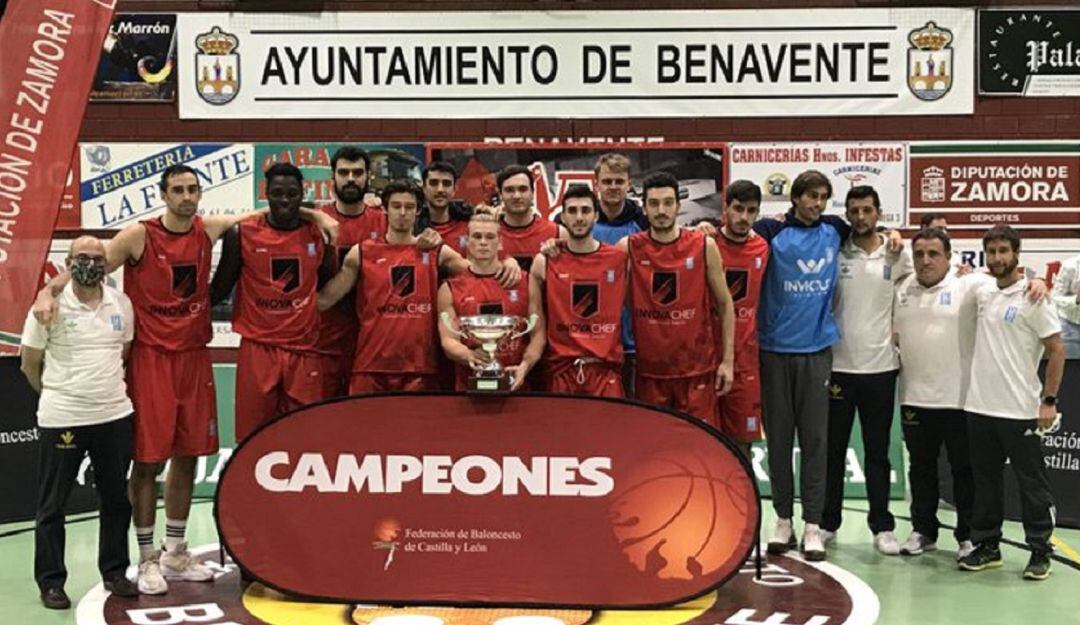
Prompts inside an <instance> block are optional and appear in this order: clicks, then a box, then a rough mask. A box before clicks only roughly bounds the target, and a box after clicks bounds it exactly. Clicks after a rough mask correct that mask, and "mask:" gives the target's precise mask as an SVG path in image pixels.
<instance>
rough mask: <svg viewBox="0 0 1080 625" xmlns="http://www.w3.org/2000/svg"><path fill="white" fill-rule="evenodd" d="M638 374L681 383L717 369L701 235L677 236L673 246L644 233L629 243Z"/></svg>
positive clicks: (691, 232) (689, 232) (696, 233)
mask: <svg viewBox="0 0 1080 625" xmlns="http://www.w3.org/2000/svg"><path fill="white" fill-rule="evenodd" d="M627 243H628V244H629V250H630V285H631V286H630V297H631V301H632V306H631V309H632V311H633V317H634V322H633V323H634V340H635V341H637V349H638V352H637V372H638V374H640V375H643V376H646V377H651V378H682V377H687V376H693V375H700V374H703V373H708V372H709V371H712V370H713V369H716V365H717V364H718V361H717V359H716V340H715V339H714V338H713V319H712V310H713V306H712V302H711V297H710V295H711V291H710V290H709V285H708V279H707V277H706V265H705V235H703V234H700V233H698V232H694V231H691V230H680V231H679V238H678V239H676V240H675V241H672V242H671V243H658V242H656V241H655V240H653V238H652V236H651V235H650V234H649V232H648V231H646V232H639V233H637V234H634V235H631V236H630V238H629V239H627Z"/></svg>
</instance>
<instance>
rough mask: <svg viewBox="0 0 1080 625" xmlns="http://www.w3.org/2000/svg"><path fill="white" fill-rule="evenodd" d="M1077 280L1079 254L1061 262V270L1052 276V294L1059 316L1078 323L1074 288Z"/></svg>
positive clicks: (1078, 307) (1079, 307)
mask: <svg viewBox="0 0 1080 625" xmlns="http://www.w3.org/2000/svg"><path fill="white" fill-rule="evenodd" d="M1077 280H1080V256H1075V257H1073V258H1070V259H1069V260H1067V261H1065V262H1064V263H1062V264H1061V271H1059V272H1058V274H1057V275H1056V276H1054V290H1053V292H1052V295H1053V298H1054V304H1055V305H1056V306H1057V310H1058V314H1059V315H1061V318H1062V319H1066V320H1068V321H1071V322H1072V323H1076V324H1080V304H1078V303H1077V293H1076V288H1075V287H1076V281H1077Z"/></svg>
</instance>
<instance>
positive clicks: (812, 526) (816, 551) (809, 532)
mask: <svg viewBox="0 0 1080 625" xmlns="http://www.w3.org/2000/svg"><path fill="white" fill-rule="evenodd" d="M822 533H823V532H822V531H821V528H820V527H818V525H817V524H816V523H807V524H806V528H805V529H804V530H803V537H802V540H803V542H802V554H803V557H804V558H806V559H807V560H808V561H810V562H820V561H822V560H824V559H825V541H824V540H823V539H822V538H823V537H822Z"/></svg>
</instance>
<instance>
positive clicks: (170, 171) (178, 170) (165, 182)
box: [158, 163, 202, 191]
mask: <svg viewBox="0 0 1080 625" xmlns="http://www.w3.org/2000/svg"><path fill="white" fill-rule="evenodd" d="M180 174H192V175H194V176H195V181H196V182H198V180H199V173H198V172H197V171H195V170H194V169H192V168H191V167H189V166H187V165H185V164H183V163H177V164H175V165H169V166H168V167H166V168H165V171H163V172H161V181H160V182H158V187H160V188H161V190H162V191H165V190H166V189H168V188H169V178H172V177H173V176H179V175H180ZM199 186H202V185H201V184H200V185H199Z"/></svg>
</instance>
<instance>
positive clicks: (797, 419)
mask: <svg viewBox="0 0 1080 625" xmlns="http://www.w3.org/2000/svg"><path fill="white" fill-rule="evenodd" d="M831 197H832V184H831V183H830V182H829V179H828V177H827V176H825V174H823V173H821V172H819V171H815V170H808V171H805V172H803V173H801V174H799V176H798V177H796V178H795V181H794V183H792V186H791V203H792V207H791V210H789V211H788V213H787V215H785V217H784V219H783V220H782V221H779V220H772V219H764V220H761V221H758V222H757V223H755V224H754V230H755V231H756V232H757V233H758V234H759V235H761V236H762V237H764V238H765V240H766V241H768V242H769V263H768V265H767V268H766V271H765V278H764V281H763V283H762V289H761V302H760V305H759V309H758V336H759V343H760V346H761V399H762V402H761V403H762V418H763V420H764V424H765V436H766V442H767V445H768V452H769V475H770V479H771V481H772V496H773V508H774V509H775V510H776V514H777V517H778V519H777V522H776V529H775V532H774V534H773V538H772V539H771V540H770V541H769V544H768V550H769V552H770V553H784V552H785V551H788V550H789V549H793V548H795V547H796V546H797V545H798V541H797V539H796V537H795V532H794V528H793V527H792V516H793V502H794V477H793V474H792V447H793V445H794V442H795V433H796V432H798V435H799V447H800V449H801V458H800V469H801V477H800V483H801V495H802V506H803V513H802V516H803V521H804V522H805V524H806V527H805V529H804V532H803V543H802V551H803V555H804V556H805V557H806V559H807V560H823V559H825V543H824V540H823V536H822V532H821V518H822V513H823V510H824V505H825V466H826V457H827V442H828V427H829V397H828V388H827V387H828V384H829V376H830V373H831V371H832V350H831V347H832V345H833V344H834V343H836V341H837V340H838V339H839V338H840V334H839V331H838V330H837V327H836V321H835V320H834V318H833V313H832V301H833V294H834V292H835V291H836V278H837V262H836V257H837V254H838V253H839V251H840V243H841V242H842V241H843V240H844V239H846V238H847V237H848V235H849V234H850V232H851V228H850V226H849V225H848V224H847V223H846V222H845V221H844V220H843V219H841V218H840V217H838V216H835V215H823V214H822V213H823V212H824V211H825V207H826V206H827V204H828V201H829V198H831Z"/></svg>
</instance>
